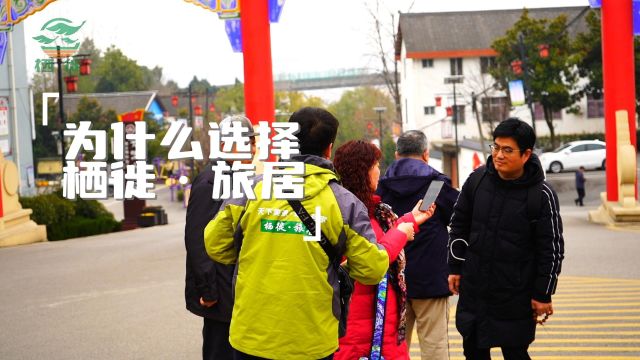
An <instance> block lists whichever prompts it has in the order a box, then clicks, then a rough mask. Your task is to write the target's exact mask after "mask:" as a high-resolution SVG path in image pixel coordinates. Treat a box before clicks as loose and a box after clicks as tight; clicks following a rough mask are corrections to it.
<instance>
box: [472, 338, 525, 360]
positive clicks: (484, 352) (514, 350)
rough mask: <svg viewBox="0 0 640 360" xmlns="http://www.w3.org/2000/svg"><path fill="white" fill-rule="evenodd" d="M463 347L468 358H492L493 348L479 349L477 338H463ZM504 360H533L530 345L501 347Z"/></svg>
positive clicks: (477, 359)
mask: <svg viewBox="0 0 640 360" xmlns="http://www.w3.org/2000/svg"><path fill="white" fill-rule="evenodd" d="M462 347H463V349H464V357H465V359H467V360H491V349H479V348H478V345H477V342H476V340H475V338H473V337H469V338H466V337H465V338H463V339H462ZM500 349H502V356H503V357H504V360H531V358H530V357H529V353H528V352H527V349H529V345H525V346H518V347H501V348H500Z"/></svg>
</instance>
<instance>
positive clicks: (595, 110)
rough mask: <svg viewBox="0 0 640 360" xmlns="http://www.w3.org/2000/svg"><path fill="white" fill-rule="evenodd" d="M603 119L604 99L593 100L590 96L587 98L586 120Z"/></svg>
mask: <svg viewBox="0 0 640 360" xmlns="http://www.w3.org/2000/svg"><path fill="white" fill-rule="evenodd" d="M603 117H604V99H603V98H602V97H601V98H600V99H594V98H593V96H592V95H589V96H587V118H589V119H593V118H603Z"/></svg>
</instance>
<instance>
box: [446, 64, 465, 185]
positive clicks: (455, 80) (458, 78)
mask: <svg viewBox="0 0 640 360" xmlns="http://www.w3.org/2000/svg"><path fill="white" fill-rule="evenodd" d="M463 80H464V76H462V75H452V76H447V77H445V78H444V83H445V84H453V128H454V131H455V142H456V183H459V182H460V174H459V172H458V171H459V170H460V166H459V165H458V156H459V153H460V148H459V146H458V106H457V97H456V96H457V95H456V84H461V83H462V81H463Z"/></svg>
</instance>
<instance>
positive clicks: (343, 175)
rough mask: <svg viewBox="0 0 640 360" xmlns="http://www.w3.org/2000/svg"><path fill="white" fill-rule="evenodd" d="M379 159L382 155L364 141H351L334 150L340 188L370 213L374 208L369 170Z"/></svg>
mask: <svg viewBox="0 0 640 360" xmlns="http://www.w3.org/2000/svg"><path fill="white" fill-rule="evenodd" d="M381 157H382V153H381V152H380V150H379V149H378V148H377V147H376V146H375V145H373V144H371V143H369V142H366V141H364V140H352V141H349V142H347V143H345V144H344V145H342V146H340V147H339V148H338V150H336V155H335V157H334V160H333V165H334V166H335V168H336V171H337V172H338V175H339V176H340V181H341V182H342V186H344V187H345V188H346V189H347V190H349V191H351V192H352V193H353V194H354V195H355V196H356V197H357V198H358V199H360V201H362V202H363V203H364V204H365V205H366V206H367V209H369V210H370V211H371V210H372V209H373V207H374V203H373V195H374V190H373V185H374V184H371V183H370V182H371V180H370V179H369V170H370V169H371V168H372V167H373V165H375V164H376V162H378V161H380V158H381ZM376 185H377V184H376Z"/></svg>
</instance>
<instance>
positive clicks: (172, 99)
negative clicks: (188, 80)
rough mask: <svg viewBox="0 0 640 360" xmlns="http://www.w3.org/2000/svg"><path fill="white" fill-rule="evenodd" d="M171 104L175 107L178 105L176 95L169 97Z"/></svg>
mask: <svg viewBox="0 0 640 360" xmlns="http://www.w3.org/2000/svg"><path fill="white" fill-rule="evenodd" d="M171 105H173V107H177V106H178V97H177V96H175V95H173V96H172V97H171Z"/></svg>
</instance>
